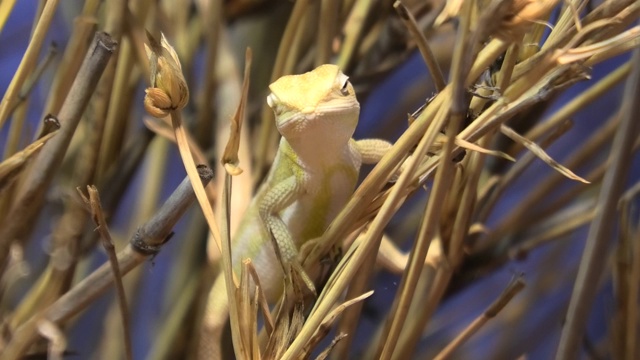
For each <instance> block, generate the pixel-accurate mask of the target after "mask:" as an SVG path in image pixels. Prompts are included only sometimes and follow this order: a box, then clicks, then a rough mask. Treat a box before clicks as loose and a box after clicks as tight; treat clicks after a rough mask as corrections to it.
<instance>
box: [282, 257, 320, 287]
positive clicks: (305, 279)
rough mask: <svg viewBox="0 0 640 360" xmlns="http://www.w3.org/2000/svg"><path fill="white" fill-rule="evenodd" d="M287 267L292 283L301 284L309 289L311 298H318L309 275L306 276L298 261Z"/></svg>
mask: <svg viewBox="0 0 640 360" xmlns="http://www.w3.org/2000/svg"><path fill="white" fill-rule="evenodd" d="M289 265H290V274H291V280H292V282H295V284H299V283H303V284H304V286H305V287H306V288H307V289H309V291H311V293H312V294H313V296H318V293H317V292H316V286H315V285H314V284H313V281H311V278H310V277H309V275H307V272H306V271H304V268H303V267H302V264H301V263H300V262H299V261H297V260H295V261H293V262H291V263H290V264H289Z"/></svg>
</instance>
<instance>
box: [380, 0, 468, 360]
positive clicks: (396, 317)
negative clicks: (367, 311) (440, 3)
mask: <svg viewBox="0 0 640 360" xmlns="http://www.w3.org/2000/svg"><path fill="white" fill-rule="evenodd" d="M473 4H474V2H473V1H472V2H466V3H465V4H463V10H462V11H463V14H462V18H461V20H462V21H461V24H460V29H459V32H458V36H457V38H456V42H455V45H454V53H453V64H452V67H451V74H452V75H451V86H450V88H451V98H450V99H447V100H449V104H447V102H446V101H445V105H444V106H442V107H441V108H440V111H439V113H438V115H436V120H435V121H434V123H433V124H432V126H431V127H430V128H429V130H437V131H439V130H440V129H442V128H443V126H444V124H445V123H446V122H447V121H448V122H449V124H448V125H447V136H448V139H447V142H446V143H445V145H444V148H443V150H442V155H441V156H440V162H439V164H438V169H437V171H436V175H435V180H434V184H433V190H432V192H431V194H430V196H429V200H428V202H427V207H426V209H425V212H424V218H423V219H422V223H421V225H420V229H419V230H418V237H417V239H416V242H415V244H414V245H413V247H412V250H411V255H410V256H409V264H408V267H407V269H406V270H405V272H404V273H403V276H402V280H401V282H400V286H399V289H398V292H397V296H396V298H395V299H394V302H393V306H392V308H391V311H390V312H389V317H388V319H387V321H386V323H385V326H384V328H383V330H382V333H381V335H380V337H381V339H384V341H380V343H379V344H380V346H378V348H377V350H376V355H375V358H377V359H391V357H392V355H393V352H394V350H395V347H396V345H397V342H398V338H399V337H400V332H401V331H402V328H403V325H404V323H405V320H406V318H407V316H408V313H409V307H410V306H411V302H412V300H413V296H414V293H415V289H416V285H417V283H418V280H419V278H420V275H421V273H422V268H423V266H424V259H425V258H426V256H427V252H428V250H429V245H430V243H431V240H432V239H433V238H434V237H435V236H436V235H437V234H438V232H439V227H440V222H441V216H442V213H443V212H442V211H441V210H440V207H441V204H443V203H444V201H445V198H446V196H447V193H448V192H449V191H450V190H451V186H450V185H451V183H452V180H453V179H452V178H453V162H452V161H451V159H452V152H453V147H454V144H455V142H454V141H453V140H454V137H455V136H456V134H457V133H458V132H459V131H460V128H461V127H462V121H463V120H464V118H465V117H466V111H467V108H468V105H469V104H468V101H467V100H466V94H465V93H464V91H466V89H465V86H464V85H465V80H466V77H467V74H468V72H469V70H470V67H471V64H472V61H473V56H474V52H473V50H472V49H473V47H469V46H468V44H473V43H472V41H473V40H475V39H474V36H472V35H471V34H470V32H469V29H470V27H471V10H472V5H473ZM470 48H471V50H469V49H470ZM428 133H429V132H427V134H428ZM421 145H423V142H422V141H421V143H420V144H419V145H418V149H417V150H416V154H417V155H421V154H425V153H426V150H427V148H424V147H421ZM412 165H413V166H412V170H411V171H414V170H413V169H415V166H416V165H417V162H416V161H412ZM403 175H405V174H403ZM401 177H402V175H401ZM397 185H398V186H399V187H400V186H402V185H400V184H397ZM390 198H393V194H392V195H391V196H390ZM383 206H384V205H383ZM385 225H386V223H385Z"/></svg>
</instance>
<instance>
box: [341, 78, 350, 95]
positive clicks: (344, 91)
mask: <svg viewBox="0 0 640 360" xmlns="http://www.w3.org/2000/svg"><path fill="white" fill-rule="evenodd" d="M349 85H350V84H349V80H348V79H345V80H344V83H343V84H342V88H340V93H341V94H342V95H344V96H347V95H349Z"/></svg>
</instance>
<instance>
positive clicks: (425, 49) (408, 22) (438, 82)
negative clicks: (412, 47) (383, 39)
mask: <svg viewBox="0 0 640 360" xmlns="http://www.w3.org/2000/svg"><path fill="white" fill-rule="evenodd" d="M393 7H394V8H395V9H396V12H397V13H398V15H399V16H400V19H402V22H403V23H404V24H405V26H406V27H407V29H408V30H409V32H410V33H411V35H412V36H413V38H414V40H415V42H416V45H417V46H418V50H420V55H422V59H423V60H424V63H425V64H426V65H427V68H428V69H429V73H430V74H431V78H432V79H433V83H434V85H435V87H436V90H437V91H442V89H444V87H445V86H446V82H445V80H444V74H443V73H442V70H441V69H440V65H438V61H437V60H436V58H435V56H434V55H433V51H431V47H429V43H428V41H427V38H426V37H425V36H424V34H423V33H422V31H420V29H419V28H418V24H417V23H416V19H415V18H414V17H413V15H412V14H411V12H409V9H407V7H406V6H404V4H402V2H400V1H396V2H395V3H394V4H393Z"/></svg>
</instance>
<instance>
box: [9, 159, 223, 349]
mask: <svg viewBox="0 0 640 360" xmlns="http://www.w3.org/2000/svg"><path fill="white" fill-rule="evenodd" d="M198 173H199V179H200V181H201V183H204V184H206V183H208V182H209V181H210V180H211V179H212V178H213V172H212V171H211V169H209V168H208V167H205V166H200V167H199V170H198ZM193 200H194V193H193V188H192V185H191V182H190V181H189V179H188V178H187V179H185V180H183V181H182V183H181V184H180V185H179V186H178V188H177V189H176V190H175V191H174V192H173V193H172V194H171V196H170V197H169V198H168V199H167V201H165V203H164V204H163V205H162V207H161V208H160V209H159V210H158V211H157V212H156V213H155V215H154V216H153V218H151V219H150V220H149V221H148V222H147V223H145V224H144V225H142V226H141V227H140V228H138V230H137V231H136V233H135V234H134V235H133V236H132V238H131V240H130V244H129V245H127V247H126V248H125V249H123V250H121V251H120V252H119V253H118V264H119V266H120V272H121V274H122V275H123V276H124V275H125V274H127V273H128V272H129V271H131V270H132V269H133V268H135V267H136V266H138V265H140V264H142V263H143V262H144V261H145V260H147V259H149V258H150V257H152V256H154V255H156V254H157V253H158V252H159V251H160V250H161V248H162V246H163V245H164V244H165V243H166V242H167V241H168V240H169V239H170V237H171V235H172V229H173V227H174V226H175V224H176V223H177V222H178V220H179V219H180V218H181V217H182V215H183V214H184V213H185V212H186V211H187V209H188V208H189V206H191V204H192V203H193ZM112 283H113V271H112V269H111V265H110V264H108V263H106V264H103V265H102V266H100V267H99V268H98V269H96V270H95V271H94V272H92V273H91V274H90V275H89V276H87V277H86V278H84V279H83V280H82V281H80V282H79V283H78V284H76V285H75V286H74V287H73V288H72V289H71V290H69V292H67V293H66V294H64V295H63V296H62V297H61V298H60V299H58V300H57V301H56V302H54V303H53V304H52V305H50V306H49V307H47V308H46V309H44V310H43V311H42V312H40V313H39V314H36V315H34V316H32V317H31V318H30V319H29V320H28V321H26V322H25V323H24V324H22V325H20V326H19V327H18V328H17V329H16V330H15V331H14V332H13V334H12V335H13V336H12V339H11V341H10V342H9V343H8V344H7V346H6V347H5V348H4V350H3V354H2V355H3V359H8V360H14V359H19V358H21V356H22V355H24V352H25V351H26V350H27V349H28V348H29V346H30V345H31V344H32V343H33V342H34V341H36V340H37V324H38V323H39V322H40V321H41V320H42V319H46V320H48V321H51V322H53V323H55V324H61V323H63V322H65V321H67V320H69V319H70V318H71V317H73V316H74V315H76V314H78V313H80V312H81V311H83V310H84V309H85V308H86V307H87V306H89V305H90V304H91V303H93V301H95V299H96V298H97V297H98V296H100V295H101V294H103V293H104V292H105V291H106V290H107V289H108V288H109V286H111V284H112Z"/></svg>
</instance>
